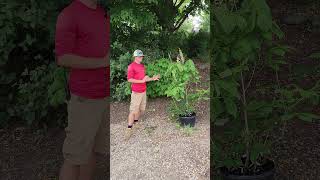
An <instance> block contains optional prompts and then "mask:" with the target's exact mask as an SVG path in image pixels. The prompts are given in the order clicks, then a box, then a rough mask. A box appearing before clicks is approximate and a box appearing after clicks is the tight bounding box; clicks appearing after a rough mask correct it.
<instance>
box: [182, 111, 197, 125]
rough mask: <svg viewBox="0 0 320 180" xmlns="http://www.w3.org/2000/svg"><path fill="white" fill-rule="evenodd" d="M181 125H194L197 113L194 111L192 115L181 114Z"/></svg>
mask: <svg viewBox="0 0 320 180" xmlns="http://www.w3.org/2000/svg"><path fill="white" fill-rule="evenodd" d="M179 121H180V124H181V126H191V127H194V125H195V123H196V113H192V114H191V115H190V116H181V115H180V116H179Z"/></svg>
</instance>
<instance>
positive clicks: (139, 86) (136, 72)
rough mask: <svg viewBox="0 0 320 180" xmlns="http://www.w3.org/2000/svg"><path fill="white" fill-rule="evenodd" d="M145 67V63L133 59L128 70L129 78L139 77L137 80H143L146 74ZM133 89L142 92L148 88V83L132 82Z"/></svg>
mask: <svg viewBox="0 0 320 180" xmlns="http://www.w3.org/2000/svg"><path fill="white" fill-rule="evenodd" d="M145 75H146V74H145V68H144V65H143V64H138V63H136V62H135V61H133V62H132V63H131V64H130V65H129V66H128V71H127V79H128V80H129V79H131V78H132V79H137V80H142V79H143V78H144V76H145ZM131 90H132V91H133V92H138V93H142V92H145V91H146V90H147V83H132V84H131Z"/></svg>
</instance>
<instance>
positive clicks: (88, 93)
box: [55, 0, 110, 99]
mask: <svg viewBox="0 0 320 180" xmlns="http://www.w3.org/2000/svg"><path fill="white" fill-rule="evenodd" d="M109 33H110V17H109V15H106V13H105V11H104V10H103V9H102V8H101V7H97V8H96V9H92V8H89V7H88V6H86V5H85V4H83V3H82V2H81V1H80V0H74V1H73V2H72V3H71V4H70V5H69V6H68V7H66V8H65V9H64V10H63V11H62V12H61V13H60V14H59V16H58V20H57V25H56V36H55V51H56V56H57V57H60V56H62V55H64V54H74V55H78V56H82V57H92V58H102V57H105V56H106V54H107V53H109V49H110V40H109ZM109 76H110V67H108V68H98V69H76V68H71V71H70V76H69V87H70V92H71V93H73V94H75V95H78V96H82V97H86V98H90V99H99V98H104V97H107V96H110V77H109Z"/></svg>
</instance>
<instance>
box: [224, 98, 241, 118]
mask: <svg viewBox="0 0 320 180" xmlns="http://www.w3.org/2000/svg"><path fill="white" fill-rule="evenodd" d="M224 103H225V105H226V108H227V112H228V113H229V114H231V115H232V116H233V117H234V118H236V117H237V113H238V109H237V105H236V103H235V102H234V100H233V99H230V98H226V99H224Z"/></svg>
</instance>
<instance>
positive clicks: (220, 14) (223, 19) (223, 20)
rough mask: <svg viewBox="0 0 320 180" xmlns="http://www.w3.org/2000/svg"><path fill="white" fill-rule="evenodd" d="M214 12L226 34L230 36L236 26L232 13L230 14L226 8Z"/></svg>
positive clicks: (219, 8) (216, 9)
mask: <svg viewBox="0 0 320 180" xmlns="http://www.w3.org/2000/svg"><path fill="white" fill-rule="evenodd" d="M213 12H214V15H215V17H216V18H217V20H218V22H219V23H220V25H221V26H222V28H223V30H224V32H225V33H227V34H230V33H231V32H232V31H233V29H234V28H235V26H236V21H235V19H234V18H233V17H234V16H233V15H232V12H230V11H229V10H228V9H227V8H226V6H222V7H217V8H214V10H213Z"/></svg>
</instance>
